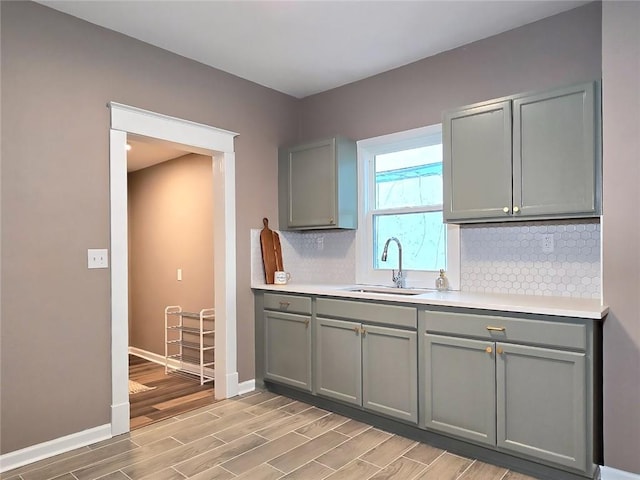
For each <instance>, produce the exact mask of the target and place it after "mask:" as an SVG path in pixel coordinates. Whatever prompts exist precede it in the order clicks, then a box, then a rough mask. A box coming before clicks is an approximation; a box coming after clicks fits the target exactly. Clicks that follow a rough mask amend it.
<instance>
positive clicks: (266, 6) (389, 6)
mask: <svg viewBox="0 0 640 480" xmlns="http://www.w3.org/2000/svg"><path fill="white" fill-rule="evenodd" d="M39 3H42V4H44V5H46V6H49V7H51V8H54V9H56V10H59V11H62V12H65V13H68V14H70V15H73V16H76V17H78V18H82V19H84V20H87V21H89V22H91V23H95V24H97V25H101V26H103V27H106V28H109V29H111V30H115V31H117V32H121V33H124V34H126V35H129V36H131V37H134V38H137V39H139V40H142V41H144V42H147V43H150V44H152V45H156V46H158V47H160V48H163V49H165V50H169V51H171V52H174V53H177V54H179V55H182V56H184V57H188V58H191V59H193V60H196V61H198V62H201V63H204V64H206V65H210V66H212V67H215V68H217V69H220V70H223V71H225V72H228V73H231V74H233V75H236V76H238V77H241V78H244V79H247V80H250V81H252V82H255V83H258V84H260V85H263V86H265V87H269V88H272V89H274V90H277V91H280V92H283V93H286V94H289V95H292V96H294V97H297V98H303V97H306V96H308V95H312V94H315V93H319V92H323V91H326V90H330V89H332V88H335V87H338V86H340V85H345V84H347V83H351V82H355V81H357V80H361V79H363V78H366V77H370V76H372V75H376V74H378V73H382V72H385V71H388V70H391V69H394V68H397V67H400V66H403V65H406V64H408V63H411V62H415V61H417V60H420V59H422V58H425V57H429V56H431V55H435V54H437V53H439V52H443V51H446V50H450V49H452V48H455V47H458V46H460V45H464V44H466V43H470V42H473V41H475V40H479V39H482V38H486V37H490V36H492V35H495V34H497V33H500V32H504V31H507V30H511V29H513V28H516V27H519V26H521V25H524V24H527V23H531V22H534V21H536V20H540V19H542V18H545V17H548V16H551V15H554V14H557V13H560V12H562V11H565V10H570V9H572V8H575V7H578V6H580V5H583V4H586V3H589V2H588V1H565V0H550V1H540V0H527V1H510V0H497V1H493V0H492V1H487V0H457V1H436V0H433V1H431V0H430V1H400V0H398V1H369V0H361V1H349V0H342V1H323V0H320V1H272V0H264V1H239V0H235V1H212V0H209V1H188V0H173V1H132V0H124V1H102V0H90V1H86V0H85V1H76V0H74V1H59V0H55V1H48V0H41V1H40V2H39Z"/></svg>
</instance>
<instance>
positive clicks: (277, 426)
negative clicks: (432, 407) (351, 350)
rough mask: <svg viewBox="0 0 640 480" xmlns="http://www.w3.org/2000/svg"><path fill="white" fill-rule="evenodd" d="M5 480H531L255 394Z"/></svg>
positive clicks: (284, 400)
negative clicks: (188, 479)
mask: <svg viewBox="0 0 640 480" xmlns="http://www.w3.org/2000/svg"><path fill="white" fill-rule="evenodd" d="M2 478H4V479H7V480H47V479H56V480H92V479H98V478H100V479H103V480H128V479H133V480H138V479H145V480H180V479H184V478H190V479H194V480H213V479H236V478H237V479H239V480H247V479H250V480H271V479H274V480H275V479H289V480H291V479H299V480H316V479H328V480H349V479H351V480H366V479H370V480H384V479H397V480H411V479H415V480H418V479H420V480H531V477H527V476H525V475H521V474H519V473H515V472H512V471H508V470H506V469H504V468H501V467H496V466H494V465H489V464H486V463H482V462H480V461H477V460H473V459H470V458H463V457H460V456H457V455H454V454H451V453H448V452H446V451H443V450H439V449H437V448H434V447H431V446H429V445H426V444H423V443H418V442H415V441H413V440H409V439H406V438H404V437H401V436H398V435H393V434H390V433H387V432H384V431H382V430H379V429H377V428H373V427H371V426H369V425H366V424H363V423H360V422H357V421H355V420H350V419H348V418H345V417H342V416H340V415H337V414H335V413H330V412H327V411H325V410H321V409H319V408H317V407H314V406H311V405H307V404H305V403H303V402H299V401H296V400H291V399H289V398H286V397H283V396H279V395H276V394H274V393H271V392H265V391H261V390H260V391H255V392H252V393H250V394H247V395H243V396H240V397H236V398H233V399H228V400H223V401H221V402H217V403H214V404H212V405H209V406H207V407H203V408H200V409H197V410H194V411H191V412H189V413H186V414H182V415H178V416H176V417H172V418H170V419H168V420H164V421H162V422H158V423H154V424H152V425H149V426H146V427H142V428H139V429H137V430H134V431H132V432H130V433H128V434H125V435H120V436H118V437H114V438H112V439H110V440H106V441H104V442H100V443H97V444H94V445H90V446H88V447H84V448H80V449H77V450H74V451H72V452H67V453H65V454H63V455H59V456H57V457H53V458H50V459H47V460H42V461H40V462H36V463H33V464H31V465H27V466H24V467H21V468H18V469H16V470H14V471H12V472H8V473H6V474H5V475H4V476H3V477H2Z"/></svg>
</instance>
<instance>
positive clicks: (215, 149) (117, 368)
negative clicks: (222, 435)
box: [108, 102, 238, 435]
mask: <svg viewBox="0 0 640 480" xmlns="http://www.w3.org/2000/svg"><path fill="white" fill-rule="evenodd" d="M108 107H109V108H110V113H111V129H110V150H109V151H110V153H109V157H110V175H109V176H110V207H111V208H110V218H111V222H110V223H111V364H112V369H111V384H112V403H111V434H112V435H119V434H121V433H125V432H128V431H129V410H130V405H129V389H128V377H129V368H128V363H129V362H128V343H129V336H128V316H129V311H128V310H129V307H128V305H129V302H128V294H129V287H128V235H127V228H128V227H127V206H128V201H127V155H126V142H127V135H128V134H133V135H141V136H144V137H149V138H153V139H158V140H162V141H165V142H170V143H173V144H174V145H175V146H176V147H177V148H180V149H181V150H184V151H187V152H192V153H198V154H202V155H208V156H210V157H211V158H212V167H213V190H214V215H213V216H214V223H215V225H216V229H215V233H214V272H215V287H214V288H215V294H214V297H215V305H214V307H215V310H216V335H215V396H216V398H217V399H223V398H229V397H233V396H235V395H237V394H238V372H237V367H236V350H237V345H236V271H235V257H236V255H235V243H236V242H235V154H234V145H233V143H234V137H235V136H236V135H237V134H236V133H233V132H229V131H226V130H221V129H218V128H214V127H210V126H207V125H202V124H198V123H194V122H190V121H187V120H181V119H178V118H174V117H169V116H166V115H162V114H158V113H155V112H150V111H147V110H141V109H138V108H135V107H130V106H127V105H122V104H118V103H115V102H110V103H109V104H108Z"/></svg>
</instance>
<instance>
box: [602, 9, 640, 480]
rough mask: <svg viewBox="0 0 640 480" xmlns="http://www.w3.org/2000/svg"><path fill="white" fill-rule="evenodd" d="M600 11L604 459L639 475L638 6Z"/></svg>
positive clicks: (639, 40)
mask: <svg viewBox="0 0 640 480" xmlns="http://www.w3.org/2000/svg"><path fill="white" fill-rule="evenodd" d="M602 8H603V10H602V86H603V100H602V104H603V139H602V140H603V167H604V175H603V176H604V191H603V203H604V220H603V222H602V233H603V242H602V245H603V270H604V278H603V287H604V301H605V303H606V304H608V305H609V307H610V312H609V316H608V317H607V320H606V322H605V324H604V460H605V464H606V465H608V466H611V467H614V468H618V469H621V470H626V471H630V472H636V473H638V474H640V210H639V207H640V193H639V190H638V183H639V182H640V3H639V2H604V3H603V7H602Z"/></svg>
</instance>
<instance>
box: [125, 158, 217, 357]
mask: <svg viewBox="0 0 640 480" xmlns="http://www.w3.org/2000/svg"><path fill="white" fill-rule="evenodd" d="M212 186H213V166H212V160H211V157H207V156H204V155H196V154H189V155H185V156H182V157H179V158H176V159H174V160H169V161H167V162H163V163H160V164H158V165H154V166H152V167H148V168H143V169H141V170H137V171H135V172H131V173H130V174H129V176H128V207H129V225H128V226H129V346H131V347H136V348H140V349H142V350H146V351H148V352H152V353H155V354H157V355H164V308H165V307H166V306H167V305H180V306H181V307H182V308H183V310H186V311H190V312H198V311H200V310H201V309H203V308H212V307H213V306H214V271H213V231H214V229H213V188H212ZM178 268H180V269H182V280H181V281H178V278H177V269H178Z"/></svg>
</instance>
